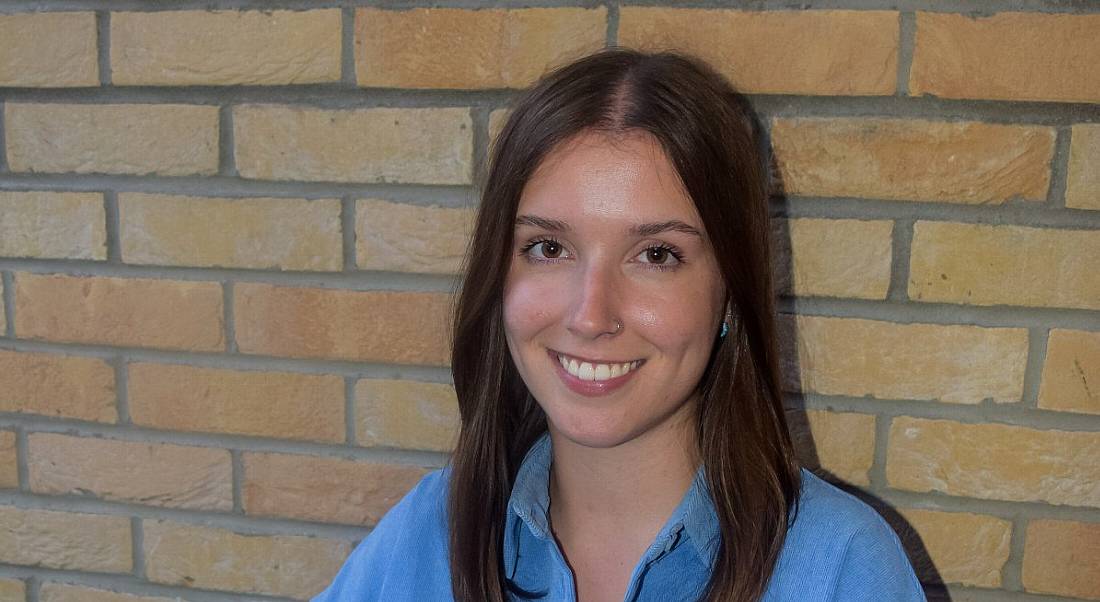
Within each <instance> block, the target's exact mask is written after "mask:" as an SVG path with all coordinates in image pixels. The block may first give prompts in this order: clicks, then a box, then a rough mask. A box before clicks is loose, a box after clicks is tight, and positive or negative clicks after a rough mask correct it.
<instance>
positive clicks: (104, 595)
mask: <svg viewBox="0 0 1100 602" xmlns="http://www.w3.org/2000/svg"><path fill="white" fill-rule="evenodd" d="M38 600H39V602H172V601H178V600H180V598H161V597H154V596H137V595H134V594H125V593H121V592H112V591H108V590H105V589H93V588H90V587H83V586H80V585H66V584H63V583H53V582H46V583H43V584H42V587H41V588H40V589H39V591H38Z"/></svg>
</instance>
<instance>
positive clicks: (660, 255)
mask: <svg viewBox="0 0 1100 602" xmlns="http://www.w3.org/2000/svg"><path fill="white" fill-rule="evenodd" d="M646 258H647V259H649V261H650V263H664V262H665V260H666V259H668V249H662V248H661V247H652V248H650V249H646Z"/></svg>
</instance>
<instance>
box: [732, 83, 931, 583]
mask: <svg viewBox="0 0 1100 602" xmlns="http://www.w3.org/2000/svg"><path fill="white" fill-rule="evenodd" d="M739 98H740V100H741V102H742V103H743V104H744V105H745V107H746V110H747V113H748V114H749V115H751V116H752V119H753V127H754V129H755V130H756V131H757V133H758V135H757V140H758V143H759V144H760V145H762V147H763V148H762V149H761V150H762V151H763V152H762V153H761V156H763V157H767V161H768V173H769V180H770V183H771V203H770V204H771V216H772V218H773V220H772V231H771V232H772V274H773V280H774V282H775V285H776V286H775V288H776V291H777V295H779V296H780V298H788V299H789V300H790V301H791V306H792V307H793V309H794V312H795V313H796V314H797V313H798V300H797V298H796V297H795V296H794V282H795V274H794V263H793V260H792V250H793V244H792V240H791V232H790V225H789V223H788V221H787V220H786V219H775V218H777V217H786V216H787V215H789V214H790V201H789V199H788V198H787V195H786V193H785V192H784V186H783V181H782V175H781V173H780V170H779V168H778V164H777V162H776V159H775V154H774V152H773V149H772V145H771V141H770V139H769V137H768V134H767V129H766V128H765V127H764V124H763V122H762V121H761V119H760V116H759V115H758V114H757V113H756V111H755V110H753V108H752V105H751V103H750V102H749V101H748V100H747V99H746V98H744V97H739ZM788 296H789V297H788ZM793 317H794V315H792V314H781V315H780V321H779V324H778V328H777V333H778V335H777V336H778V337H779V338H780V340H779V341H778V343H779V350H780V367H781V369H782V372H783V375H782V377H783V381H782V382H783V383H784V387H783V388H784V395H783V399H784V405H785V406H786V410H787V411H786V414H787V424H788V426H789V428H790V431H791V436H792V439H793V440H794V445H795V450H796V452H797V453H798V458H799V461H800V462H801V463H802V465H803V466H804V467H805V468H807V469H809V470H811V471H813V473H814V474H816V475H818V476H819V477H822V478H823V479H825V480H827V481H828V482H830V483H832V484H833V485H836V486H837V487H839V488H840V489H843V490H844V491H846V492H848V493H850V494H852V495H854V496H856V497H857V498H859V499H860V500H862V501H863V502H865V503H866V504H868V505H870V506H871V507H872V508H874V509H875V510H876V511H877V512H878V513H879V514H880V515H881V516H882V517H883V518H884V519H886V522H888V523H889V524H890V526H892V527H893V528H894V531H895V532H896V533H897V534H898V537H899V538H900V539H901V542H902V544H903V545H904V547H905V551H906V553H907V554H908V556H909V561H910V562H911V563H912V564H913V569H914V570H915V571H916V573H917V577H919V578H920V581H921V584H922V585H923V586H924V590H925V594H926V595H927V596H928V599H929V600H930V601H934V602H951V595H950V593H949V592H948V591H947V587H946V585H945V584H944V582H943V578H942V576H941V575H940V572H939V570H938V569H937V568H936V565H935V563H934V562H933V561H932V559H931V557H930V555H929V554H928V549H927V548H926V547H925V545H924V542H923V541H922V540H921V537H920V534H919V533H917V530H916V529H915V528H914V527H913V525H911V524H910V523H909V521H908V520H906V518H905V517H904V516H902V514H901V513H900V512H898V510H897V509H896V508H894V507H893V506H892V505H891V504H890V503H888V502H887V501H885V500H883V499H882V498H880V497H878V496H877V495H875V493H873V492H872V491H870V488H869V487H865V486H860V485H855V484H852V483H849V482H847V481H846V480H845V479H844V478H842V477H841V476H838V475H836V474H834V473H832V472H830V471H829V470H828V469H826V468H824V467H822V465H821V459H820V458H819V457H818V453H817V448H818V447H817V443H816V442H815V440H814V434H813V431H812V429H811V426H810V425H811V419H810V415H809V413H808V412H807V409H806V394H804V393H802V392H801V388H800V387H799V386H798V383H799V375H800V374H802V366H801V365H800V364H799V357H798V340H799V333H798V324H797V322H796V320H794V319H793ZM816 411H817V410H815V412H816Z"/></svg>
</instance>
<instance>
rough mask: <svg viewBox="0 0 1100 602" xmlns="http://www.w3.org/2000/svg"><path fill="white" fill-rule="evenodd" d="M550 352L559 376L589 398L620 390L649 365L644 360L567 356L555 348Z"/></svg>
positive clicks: (548, 350)
mask: <svg viewBox="0 0 1100 602" xmlns="http://www.w3.org/2000/svg"><path fill="white" fill-rule="evenodd" d="M547 353H548V354H549V355H550V358H551V359H552V360H553V361H554V363H555V364H556V367H557V373H558V376H559V377H560V378H561V380H562V381H563V382H564V383H565V385H566V386H567V387H569V389H571V390H572V391H574V392H575V393H579V394H581V395H585V396H589V397H591V396H597V395H604V394H607V393H610V392H611V391H613V390H615V389H618V388H619V387H621V386H623V385H624V384H626V382H627V381H628V380H630V378H631V377H633V376H634V374H636V373H637V371H638V369H639V368H641V367H642V366H643V365H645V360H644V359H636V360H602V361H601V360H594V359H590V358H582V357H577V356H572V355H567V354H564V353H561V352H558V351H555V350H553V349H547Z"/></svg>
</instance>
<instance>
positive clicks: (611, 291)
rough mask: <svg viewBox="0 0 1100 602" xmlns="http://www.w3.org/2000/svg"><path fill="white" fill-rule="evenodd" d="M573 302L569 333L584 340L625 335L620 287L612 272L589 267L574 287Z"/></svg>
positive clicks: (580, 272) (568, 322)
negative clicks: (620, 311)
mask: <svg viewBox="0 0 1100 602" xmlns="http://www.w3.org/2000/svg"><path fill="white" fill-rule="evenodd" d="M571 284H573V296H574V298H573V300H572V306H571V308H570V313H569V317H568V321H567V327H568V329H569V332H572V333H573V334H575V335H577V336H578V337H581V338H585V339H596V338H599V337H601V336H604V335H607V336H614V335H616V334H618V333H619V332H621V331H622V329H623V328H624V326H625V325H624V324H622V316H620V315H619V314H618V311H617V310H618V308H619V302H618V299H619V284H618V281H617V278H616V274H615V271H614V270H613V269H609V268H605V267H601V266H596V265H592V266H586V267H585V268H584V269H582V270H578V272H577V277H576V279H575V280H574V282H573V283H571Z"/></svg>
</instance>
